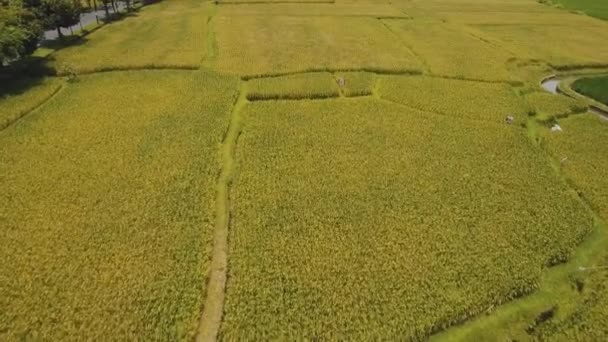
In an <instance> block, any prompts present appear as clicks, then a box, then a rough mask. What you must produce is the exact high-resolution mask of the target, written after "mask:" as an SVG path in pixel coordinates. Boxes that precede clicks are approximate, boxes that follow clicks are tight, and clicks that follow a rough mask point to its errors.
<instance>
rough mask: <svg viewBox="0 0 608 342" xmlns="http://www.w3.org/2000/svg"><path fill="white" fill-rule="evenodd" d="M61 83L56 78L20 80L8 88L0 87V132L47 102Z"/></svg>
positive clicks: (7, 86) (61, 81)
mask: <svg viewBox="0 0 608 342" xmlns="http://www.w3.org/2000/svg"><path fill="white" fill-rule="evenodd" d="M62 83H63V80H61V79H58V78H47V79H21V80H19V81H12V83H11V84H10V86H9V85H6V86H1V87H0V130H2V129H3V128H5V127H7V126H8V125H10V124H11V123H13V122H14V121H16V120H18V119H19V118H21V117H22V116H23V115H25V114H26V113H28V112H30V111H31V110H33V109H35V108H36V107H38V106H39V105H40V104H42V103H44V101H46V100H48V99H49V98H50V97H51V96H53V94H55V93H56V92H57V91H58V90H59V89H60V88H61V85H62ZM3 88H6V89H3Z"/></svg>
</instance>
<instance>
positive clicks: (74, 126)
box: [0, 71, 237, 341]
mask: <svg viewBox="0 0 608 342" xmlns="http://www.w3.org/2000/svg"><path fill="white" fill-rule="evenodd" d="M236 86H237V80H233V79H231V78H225V77H218V76H216V75H213V74H203V73H193V72H183V71H182V72H178V71H171V72H169V71H138V72H115V73H103V74H96V75H91V76H82V77H80V80H79V81H78V82H76V83H72V84H70V85H68V86H67V88H66V89H65V90H64V91H62V92H61V93H60V94H59V95H58V96H56V97H54V98H53V99H52V100H51V101H49V102H48V103H46V104H45V105H44V106H43V107H42V108H41V109H40V110H38V111H36V112H34V113H32V114H31V115H28V116H27V117H25V118H23V119H22V120H21V121H20V122H19V124H16V125H12V126H10V127H8V128H6V129H5V130H3V131H1V132H0V175H1V176H0V188H1V189H2V191H1V192H0V222H1V226H2V233H1V234H0V245H1V246H2V248H0V260H2V267H0V307H1V308H2V309H1V310H0V340H3V341H12V340H20V339H23V340H48V341H60V340H70V339H76V340H99V339H101V340H104V339H107V338H111V339H116V340H137V339H141V340H188V339H192V338H193V335H194V333H195V331H196V328H197V323H198V320H199V317H200V312H201V308H202V305H203V299H204V296H205V282H206V272H207V268H208V259H209V254H210V253H209V251H210V248H211V239H212V234H213V221H214V207H215V204H214V198H215V185H216V178H217V174H218V172H219V165H218V164H219V163H218V160H217V146H218V144H219V143H220V141H221V139H222V135H223V133H224V132H225V130H226V126H227V123H228V121H229V120H228V116H229V112H230V107H231V105H232V103H233V101H234V97H235V91H234V89H236Z"/></svg>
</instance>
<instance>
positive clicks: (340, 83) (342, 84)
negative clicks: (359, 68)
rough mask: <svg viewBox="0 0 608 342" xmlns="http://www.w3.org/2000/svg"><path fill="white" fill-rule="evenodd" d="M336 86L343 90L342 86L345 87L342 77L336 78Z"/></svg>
mask: <svg viewBox="0 0 608 342" xmlns="http://www.w3.org/2000/svg"><path fill="white" fill-rule="evenodd" d="M338 85H339V86H340V88H344V86H345V85H346V81H345V80H344V77H338Z"/></svg>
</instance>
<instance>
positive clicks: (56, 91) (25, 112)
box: [0, 82, 65, 132]
mask: <svg viewBox="0 0 608 342" xmlns="http://www.w3.org/2000/svg"><path fill="white" fill-rule="evenodd" d="M64 88H65V82H61V83H59V85H57V88H55V89H53V91H52V92H51V93H50V95H48V96H47V97H46V98H44V99H43V100H42V101H40V102H39V103H37V104H36V105H34V106H33V107H31V108H29V109H26V110H23V111H21V112H20V113H18V114H17V115H15V116H14V117H12V118H9V119H7V120H5V121H3V122H0V132H2V131H3V130H4V129H6V128H8V127H10V126H11V125H12V124H14V123H16V122H17V121H19V120H21V119H23V118H24V117H25V116H27V115H28V114H30V113H32V112H35V111H36V110H38V109H39V108H41V107H42V106H44V105H45V104H46V103H48V102H49V101H51V100H52V99H53V98H55V96H57V94H59V92H61V90H63V89H64Z"/></svg>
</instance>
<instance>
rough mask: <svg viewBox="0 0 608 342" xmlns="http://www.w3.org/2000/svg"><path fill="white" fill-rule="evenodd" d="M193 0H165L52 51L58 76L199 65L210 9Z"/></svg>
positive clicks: (204, 50) (188, 67) (204, 44)
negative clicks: (71, 73) (67, 46)
mask: <svg viewBox="0 0 608 342" xmlns="http://www.w3.org/2000/svg"><path fill="white" fill-rule="evenodd" d="M206 6H207V5H206V3H204V2H200V1H194V0H176V1H163V2H161V3H159V4H154V5H151V6H149V7H144V8H143V9H142V10H141V11H139V12H138V14H137V15H136V16H134V17H131V18H126V19H124V20H122V21H119V22H115V23H112V24H111V25H107V26H105V27H103V28H101V29H99V30H97V31H95V32H93V33H91V34H89V35H88V36H86V37H85V38H82V39H80V40H79V41H77V44H75V45H74V46H71V47H69V48H65V49H61V50H59V51H58V52H56V53H55V54H53V55H52V60H53V65H54V67H55V68H56V69H57V71H58V73H59V74H65V73H69V72H72V71H74V72H82V73H87V72H96V71H105V70H116V69H133V68H186V69H196V68H198V67H199V66H200V64H201V60H202V59H203V57H205V55H206V34H207V29H208V27H207V21H208V18H207V16H206V15H208V11H207V10H206V9H207V7H206Z"/></svg>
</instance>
